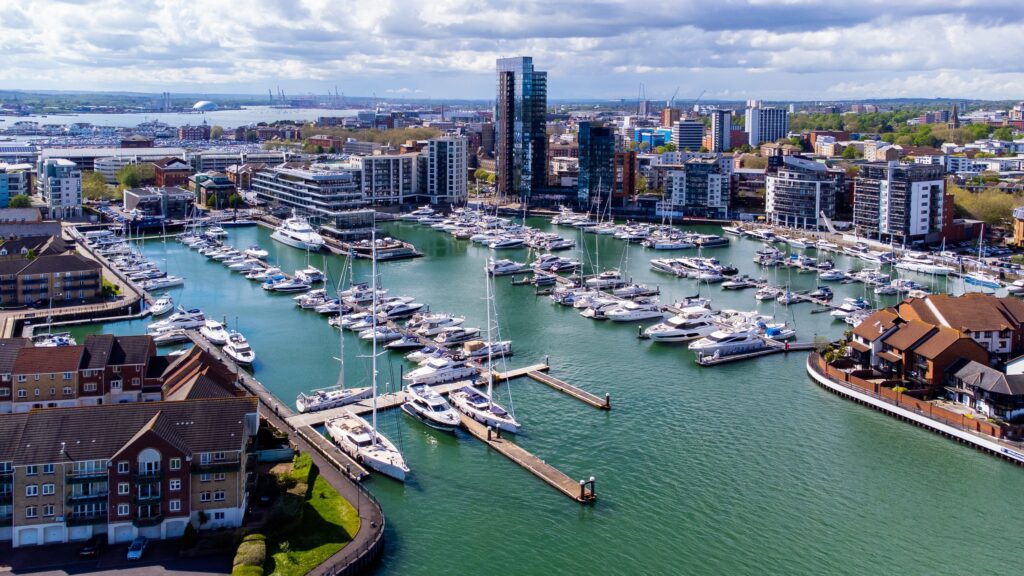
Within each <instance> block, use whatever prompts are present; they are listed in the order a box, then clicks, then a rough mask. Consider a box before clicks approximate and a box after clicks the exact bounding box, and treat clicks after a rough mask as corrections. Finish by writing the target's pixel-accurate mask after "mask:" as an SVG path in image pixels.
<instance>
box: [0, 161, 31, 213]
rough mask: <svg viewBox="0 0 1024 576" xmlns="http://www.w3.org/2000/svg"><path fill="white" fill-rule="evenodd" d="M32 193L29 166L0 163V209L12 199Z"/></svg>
mask: <svg viewBox="0 0 1024 576" xmlns="http://www.w3.org/2000/svg"><path fill="white" fill-rule="evenodd" d="M31 193H32V165H31V164H2V163H0V208H6V207H7V203H8V202H9V201H10V200H11V198H12V197H14V196H18V195H19V194H22V195H25V196H28V195H30V194H31Z"/></svg>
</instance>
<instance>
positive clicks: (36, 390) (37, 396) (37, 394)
mask: <svg viewBox="0 0 1024 576" xmlns="http://www.w3.org/2000/svg"><path fill="white" fill-rule="evenodd" d="M35 395H36V398H39V388H36V389H35Z"/></svg>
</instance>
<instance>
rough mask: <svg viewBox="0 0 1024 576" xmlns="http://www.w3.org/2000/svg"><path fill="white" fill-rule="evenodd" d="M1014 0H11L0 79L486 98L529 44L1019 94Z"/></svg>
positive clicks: (915, 92) (815, 94) (622, 62)
mask: <svg viewBox="0 0 1024 576" xmlns="http://www.w3.org/2000/svg"><path fill="white" fill-rule="evenodd" d="M1018 2H1019V0H987V1H982V0H952V1H950V2H946V3H943V4H939V3H936V2H934V1H930V0H903V1H901V2H900V3H898V4H895V3H892V2H891V1H890V0H860V1H858V2H856V3H846V4H839V3H835V2H832V1H826V0H781V1H780V0H685V1H682V0H681V1H677V2H672V1H667V2H663V3H658V4H645V5H637V4H636V3H635V2H634V1H632V0H628V1H627V0H563V1H561V2H550V1H549V0H503V1H501V2H498V1H496V0H437V1H435V2H429V3H427V2H420V1H412V0H373V1H372V2H366V1H365V0H355V1H353V0H340V1H339V0H251V1H249V2H238V1H237V0H202V1H199V2H196V1H194V0H192V1H185V0H80V1H77V2H59V1H53V0H50V1H47V0H5V2H4V4H5V6H4V9H3V10H2V11H0V53H2V54H4V59H3V62H4V66H3V67H0V86H2V87H6V88H25V89H31V88H59V89H68V90H73V89H82V90H94V89H101V90H102V89H116V90H124V89H130V90H153V91H156V90H165V89H166V90H173V91H199V92H228V91H250V92H258V93H262V92H263V91H264V90H265V89H266V88H267V87H271V86H277V85H282V86H285V87H287V88H289V89H290V90H292V91H293V92H296V91H307V90H311V91H320V90H322V89H326V88H329V87H332V86H334V85H339V86H342V87H343V90H344V91H346V92H347V93H350V94H370V93H373V92H381V93H390V94H425V95H427V96H430V97H466V98H490V97H491V96H492V94H491V92H492V90H493V78H492V77H491V73H492V70H493V67H494V59H495V58H497V57H500V56H509V55H516V54H529V55H532V56H533V57H534V61H535V63H536V65H537V66H538V68H540V69H546V70H548V71H549V90H550V94H551V96H552V97H587V96H591V97H620V96H621V97H629V96H630V95H632V94H635V93H636V88H635V87H636V86H637V85H638V84H639V83H644V84H645V85H646V86H647V87H648V94H649V95H651V96H652V97H654V96H655V95H658V97H660V93H662V92H665V93H668V94H671V92H672V91H673V90H674V89H675V86H677V85H683V87H684V88H685V90H684V92H686V91H689V92H693V93H699V92H700V91H701V90H704V89H706V90H708V93H709V94H723V95H725V94H728V95H729V97H732V98H743V97H748V96H760V97H765V98H775V99H814V98H822V97H829V98H842V97H854V96H856V97H869V96H897V95H912V96H954V97H977V98H1012V97H1018V96H1024V89H1022V88H1024V64H1022V63H1021V61H1020V58H1019V54H1020V53H1021V52H1022V51H1024V34H1021V31H1022V30H1024V22H1022V20H1024V11H1021V10H1020V5H1019V3H1018ZM751 73H753V74H751ZM396 85H398V86H401V88H394V86H396ZM402 90H404V91H402Z"/></svg>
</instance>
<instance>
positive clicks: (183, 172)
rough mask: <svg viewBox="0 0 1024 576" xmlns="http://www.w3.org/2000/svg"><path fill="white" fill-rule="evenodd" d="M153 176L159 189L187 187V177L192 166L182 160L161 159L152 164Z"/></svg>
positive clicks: (173, 158)
mask: <svg viewBox="0 0 1024 576" xmlns="http://www.w3.org/2000/svg"><path fill="white" fill-rule="evenodd" d="M153 174H154V177H155V178H156V185H157V186H159V187H161V188H164V187H167V186H187V185H188V177H189V176H191V175H192V165H191V164H189V163H188V162H187V161H185V159H183V158H175V157H168V158H161V159H159V160H157V161H156V162H153Z"/></svg>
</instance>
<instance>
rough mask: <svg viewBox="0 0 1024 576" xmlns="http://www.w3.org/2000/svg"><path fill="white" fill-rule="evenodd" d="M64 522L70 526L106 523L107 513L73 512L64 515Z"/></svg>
mask: <svg viewBox="0 0 1024 576" xmlns="http://www.w3.org/2000/svg"><path fill="white" fill-rule="evenodd" d="M64 523H65V524H67V525H68V526H88V525H90V524H106V523H107V513H106V512H99V513H96V514H72V515H70V516H65V517H64Z"/></svg>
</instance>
